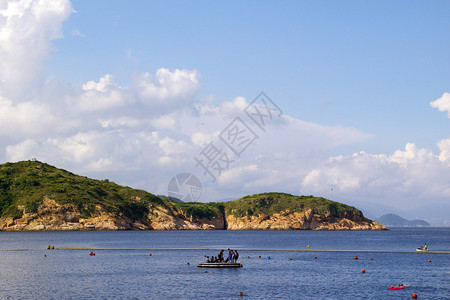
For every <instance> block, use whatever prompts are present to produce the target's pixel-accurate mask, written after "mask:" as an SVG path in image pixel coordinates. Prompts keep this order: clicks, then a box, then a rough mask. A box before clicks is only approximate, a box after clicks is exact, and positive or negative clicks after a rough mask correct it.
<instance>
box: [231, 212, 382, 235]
mask: <svg viewBox="0 0 450 300" xmlns="http://www.w3.org/2000/svg"><path fill="white" fill-rule="evenodd" d="M226 218H227V224H228V228H227V229H229V230H300V229H306V230H385V229H386V228H385V227H384V226H382V225H380V224H378V223H376V222H373V221H371V220H369V219H366V218H355V217H352V218H353V219H352V220H351V219H347V218H345V217H344V218H332V217H327V215H325V216H321V215H317V214H313V213H312V210H311V209H308V210H306V211H304V212H291V211H284V212H280V213H278V214H273V215H272V216H270V217H269V216H267V215H259V216H246V217H235V216H234V215H227V217H226Z"/></svg>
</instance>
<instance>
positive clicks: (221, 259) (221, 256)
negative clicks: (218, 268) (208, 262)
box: [219, 250, 223, 262]
mask: <svg viewBox="0 0 450 300" xmlns="http://www.w3.org/2000/svg"><path fill="white" fill-rule="evenodd" d="M219 262H223V250H220V252H219Z"/></svg>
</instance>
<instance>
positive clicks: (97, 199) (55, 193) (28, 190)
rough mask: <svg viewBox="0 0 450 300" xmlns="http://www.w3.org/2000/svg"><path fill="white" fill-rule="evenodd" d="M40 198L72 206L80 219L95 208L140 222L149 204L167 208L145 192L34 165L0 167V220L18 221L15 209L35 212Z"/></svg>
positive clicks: (161, 200)
mask: <svg viewBox="0 0 450 300" xmlns="http://www.w3.org/2000/svg"><path fill="white" fill-rule="evenodd" d="M44 196H45V197H49V198H51V199H53V200H55V201H56V202H57V203H59V204H74V205H76V207H77V208H78V209H79V210H80V212H81V214H82V217H84V218H88V217H90V216H91V215H93V214H95V213H96V205H101V206H102V208H103V209H105V210H106V211H108V212H110V213H113V214H115V215H120V214H123V215H125V216H127V217H129V218H131V219H139V218H144V217H145V216H146V215H147V214H148V213H149V207H151V205H152V204H153V205H160V206H166V205H167V202H166V201H164V200H163V199H161V198H159V197H157V196H155V195H153V194H151V193H148V192H146V191H143V190H137V189H132V188H130V187H124V186H120V185H118V184H115V183H113V182H109V181H108V180H107V179H106V180H95V179H89V178H87V177H83V176H78V175H75V174H73V173H70V172H68V171H65V170H62V169H58V168H55V167H53V166H50V165H48V164H46V163H42V162H38V161H22V162H18V163H5V164H2V165H0V217H4V218H5V217H14V218H20V217H21V215H22V212H21V211H19V210H18V206H24V207H25V211H26V212H28V213H33V212H37V208H38V207H39V205H40V204H41V203H42V201H43V199H44Z"/></svg>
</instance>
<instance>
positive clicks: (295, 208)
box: [225, 193, 363, 218]
mask: <svg viewBox="0 0 450 300" xmlns="http://www.w3.org/2000/svg"><path fill="white" fill-rule="evenodd" d="M225 207H226V212H227V214H233V215H234V216H236V217H245V216H259V215H260V214H264V215H267V216H272V215H273V214H274V213H279V212H281V211H286V210H289V211H291V212H302V211H305V210H306V209H312V213H313V214H328V215H329V216H330V217H334V218H345V217H350V216H356V217H362V216H363V214H362V212H361V211H359V210H358V209H356V208H354V207H352V206H348V205H345V204H342V203H339V202H335V201H331V200H328V199H325V198H322V197H314V196H294V195H290V194H285V193H262V194H256V195H251V196H245V197H243V198H241V199H238V200H233V201H229V202H227V203H225Z"/></svg>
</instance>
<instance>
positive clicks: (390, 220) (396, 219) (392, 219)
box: [376, 214, 430, 227]
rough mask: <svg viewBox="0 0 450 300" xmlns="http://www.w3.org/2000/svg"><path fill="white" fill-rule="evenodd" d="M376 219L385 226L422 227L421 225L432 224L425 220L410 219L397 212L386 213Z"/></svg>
mask: <svg viewBox="0 0 450 300" xmlns="http://www.w3.org/2000/svg"><path fill="white" fill-rule="evenodd" d="M376 221H377V222H378V223H380V224H383V225H385V226H392V227H420V226H430V224H429V223H428V222H426V221H424V220H412V221H408V220H406V219H404V218H402V217H400V216H399V215H396V214H386V215H383V216H381V217H379V218H378V219H376Z"/></svg>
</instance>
